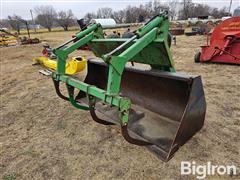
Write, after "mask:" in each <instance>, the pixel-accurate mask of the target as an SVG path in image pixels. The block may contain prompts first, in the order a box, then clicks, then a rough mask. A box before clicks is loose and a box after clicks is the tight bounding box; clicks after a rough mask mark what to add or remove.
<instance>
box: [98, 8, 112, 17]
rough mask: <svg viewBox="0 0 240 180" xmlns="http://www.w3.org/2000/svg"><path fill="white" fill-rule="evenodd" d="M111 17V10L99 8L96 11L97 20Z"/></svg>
mask: <svg viewBox="0 0 240 180" xmlns="http://www.w3.org/2000/svg"><path fill="white" fill-rule="evenodd" d="M112 15H113V10H112V9H111V8H108V7H104V8H99V9H98V11H97V17H98V18H111V17H112Z"/></svg>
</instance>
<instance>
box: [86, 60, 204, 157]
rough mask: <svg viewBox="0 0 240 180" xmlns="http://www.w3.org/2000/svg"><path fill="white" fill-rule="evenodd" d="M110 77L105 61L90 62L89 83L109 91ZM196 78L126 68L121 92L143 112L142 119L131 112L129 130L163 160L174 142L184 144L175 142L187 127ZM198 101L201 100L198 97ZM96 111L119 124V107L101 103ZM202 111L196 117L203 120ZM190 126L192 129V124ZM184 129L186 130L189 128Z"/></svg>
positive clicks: (173, 145)
mask: <svg viewBox="0 0 240 180" xmlns="http://www.w3.org/2000/svg"><path fill="white" fill-rule="evenodd" d="M107 78H108V67H107V66H106V65H105V64H104V63H100V62H97V61H89V62H88V74H87V77H86V79H85V82H86V83H88V84H91V85H95V86H97V87H99V88H101V89H105V90H106V87H107ZM194 78H195V77H193V76H187V75H182V74H181V75H180V74H177V73H169V72H157V71H149V70H146V71H145V70H139V69H133V68H126V69H125V70H124V73H123V76H122V80H121V88H120V89H121V90H120V95H121V96H124V97H128V98H129V99H130V100H131V102H132V107H131V108H132V109H133V110H134V111H135V112H138V113H140V114H141V113H142V114H143V116H142V118H133V117H131V113H130V118H129V124H128V129H129V133H130V134H131V135H132V136H133V137H135V138H139V139H144V140H145V141H149V142H151V143H152V144H153V145H149V148H150V149H151V150H152V151H153V152H155V153H156V154H157V155H159V156H160V158H161V159H163V160H166V159H168V158H169V155H170V154H171V151H174V147H175V145H177V146H179V145H181V143H176V139H179V138H178V137H177V136H181V134H179V129H180V131H181V127H182V126H184V125H182V124H183V123H185V121H186V120H184V119H186V118H184V117H185V116H186V113H187V111H188V109H189V108H187V107H188V104H189V102H190V96H191V93H193V92H192V90H193V88H192V85H193V81H194ZM200 96H201V98H202V97H203V98H204V95H203V92H202V94H201V92H200ZM200 96H199V97H200ZM196 100H197V101H198V103H199V98H197V99H196ZM201 101H202V100H201ZM200 103H202V102H200ZM96 110H97V112H98V113H99V115H100V116H101V117H105V119H109V121H113V122H115V123H116V124H119V121H120V120H119V118H118V110H117V108H116V107H110V106H108V105H106V104H104V103H103V102H98V103H97V104H96ZM202 112H203V111H201V113H199V112H197V113H198V115H196V116H194V117H195V118H200V119H204V118H202ZM198 116H199V117H198ZM200 116H201V117H200ZM183 120H184V121H183ZM202 121H203V120H202ZM201 125H202V124H201V123H196V126H201ZM192 126H194V122H192ZM188 128H189V131H191V129H192V128H191V123H190V125H189V127H188ZM200 128H201V127H197V128H194V130H192V131H197V130H198V129H200ZM184 131H187V128H185V130H184ZM193 133H195V132H191V133H190V135H189V136H192V134H193ZM184 134H185V138H189V137H188V135H186V132H184ZM184 134H183V136H184ZM180 139H181V138H180ZM185 141H186V140H184V141H182V142H185Z"/></svg>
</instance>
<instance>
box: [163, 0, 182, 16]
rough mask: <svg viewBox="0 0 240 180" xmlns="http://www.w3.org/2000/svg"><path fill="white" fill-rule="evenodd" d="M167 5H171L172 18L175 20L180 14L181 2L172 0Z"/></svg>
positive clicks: (170, 13)
mask: <svg viewBox="0 0 240 180" xmlns="http://www.w3.org/2000/svg"><path fill="white" fill-rule="evenodd" d="M166 6H168V7H169V16H170V19H171V20H175V19H176V18H177V14H178V7H179V2H178V1H177V0H170V1H169V2H168V3H167V5H166Z"/></svg>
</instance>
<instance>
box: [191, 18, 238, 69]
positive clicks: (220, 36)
mask: <svg viewBox="0 0 240 180" xmlns="http://www.w3.org/2000/svg"><path fill="white" fill-rule="evenodd" d="M201 48H202V50H201V52H198V53H197V54H196V55H195V62H214V63H227V64H236V65H240V16H237V17H232V18H229V19H226V20H225V21H223V22H222V23H221V24H219V25H218V26H217V27H215V29H214V30H213V32H212V35H211V39H210V44H208V41H207V45H205V46H201Z"/></svg>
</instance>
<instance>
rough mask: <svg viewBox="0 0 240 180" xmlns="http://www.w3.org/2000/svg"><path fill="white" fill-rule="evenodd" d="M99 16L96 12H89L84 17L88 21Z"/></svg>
mask: <svg viewBox="0 0 240 180" xmlns="http://www.w3.org/2000/svg"><path fill="white" fill-rule="evenodd" d="M94 18H97V15H96V14H95V13H87V14H86V15H85V16H84V19H86V21H87V22H89V21H91V19H94Z"/></svg>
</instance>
